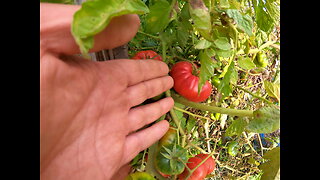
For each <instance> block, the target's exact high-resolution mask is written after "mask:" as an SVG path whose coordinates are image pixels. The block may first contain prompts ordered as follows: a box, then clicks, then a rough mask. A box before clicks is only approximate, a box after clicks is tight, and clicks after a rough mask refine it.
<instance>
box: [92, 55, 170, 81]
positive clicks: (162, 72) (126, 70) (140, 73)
mask: <svg viewBox="0 0 320 180" xmlns="http://www.w3.org/2000/svg"><path fill="white" fill-rule="evenodd" d="M98 63H101V64H102V66H101V67H102V68H104V69H105V70H104V71H107V72H110V71H112V72H113V73H114V75H115V76H117V77H119V79H120V78H121V79H122V80H124V81H125V82H124V83H125V84H126V86H127V87H128V86H132V85H135V84H138V83H140V82H143V81H147V80H151V79H155V78H159V77H163V76H166V75H168V73H169V67H168V65H167V64H166V63H164V62H162V61H157V60H131V59H116V60H110V61H105V62H98ZM110 68H111V69H110Z"/></svg>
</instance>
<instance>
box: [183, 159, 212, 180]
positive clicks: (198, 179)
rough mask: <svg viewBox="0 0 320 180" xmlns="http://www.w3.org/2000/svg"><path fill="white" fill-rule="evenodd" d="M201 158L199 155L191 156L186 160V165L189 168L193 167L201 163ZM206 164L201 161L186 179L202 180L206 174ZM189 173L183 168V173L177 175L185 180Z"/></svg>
mask: <svg viewBox="0 0 320 180" xmlns="http://www.w3.org/2000/svg"><path fill="white" fill-rule="evenodd" d="M201 161H202V159H201V158H199V157H192V158H190V159H189V160H188V162H187V166H188V167H189V168H190V170H192V169H194V168H195V167H196V166H197V165H198V164H199V163H201ZM207 171H208V170H207V166H206V165H205V164H204V163H203V164H201V165H200V166H199V167H198V168H197V169H196V170H195V171H194V172H193V173H192V174H191V176H190V177H189V178H188V180H203V179H204V178H205V177H206V176H207ZM188 175H189V171H188V169H187V168H185V169H184V171H183V173H181V174H180V175H179V176H178V179H179V180H185V179H186V178H187V177H188Z"/></svg>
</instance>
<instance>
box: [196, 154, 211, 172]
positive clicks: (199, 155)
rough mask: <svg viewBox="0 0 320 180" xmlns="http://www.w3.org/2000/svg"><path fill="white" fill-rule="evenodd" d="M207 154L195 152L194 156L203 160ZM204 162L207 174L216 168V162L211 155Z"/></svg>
mask: <svg viewBox="0 0 320 180" xmlns="http://www.w3.org/2000/svg"><path fill="white" fill-rule="evenodd" d="M208 156H209V154H197V155H196V157H198V158H200V159H202V160H204V159H205V158H207V157H208ZM204 164H205V165H206V166H207V170H208V172H207V175H208V174H210V173H212V172H213V170H214V169H215V168H216V163H215V161H214V159H213V158H212V156H210V157H209V158H208V159H207V160H206V162H204Z"/></svg>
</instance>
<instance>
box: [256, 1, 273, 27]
mask: <svg viewBox="0 0 320 180" xmlns="http://www.w3.org/2000/svg"><path fill="white" fill-rule="evenodd" d="M258 2H259V4H258V5H257V4H256V3H253V5H254V11H255V14H256V18H255V19H256V20H255V21H256V23H257V26H258V27H259V28H260V29H261V30H263V31H264V32H266V33H269V32H271V30H272V29H273V27H274V24H275V21H274V18H273V17H272V16H271V15H270V13H269V12H268V11H267V10H266V8H265V6H264V2H263V1H262V0H259V1H258Z"/></svg>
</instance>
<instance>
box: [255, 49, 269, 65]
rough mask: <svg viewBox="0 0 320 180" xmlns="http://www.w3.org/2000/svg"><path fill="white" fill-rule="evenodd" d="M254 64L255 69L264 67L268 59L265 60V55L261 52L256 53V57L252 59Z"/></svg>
mask: <svg viewBox="0 0 320 180" xmlns="http://www.w3.org/2000/svg"><path fill="white" fill-rule="evenodd" d="M253 62H254V64H255V65H256V66H257V67H262V68H264V67H266V66H267V65H268V59H267V56H266V54H264V53H262V52H258V53H257V55H256V57H255V58H254V60H253Z"/></svg>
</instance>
